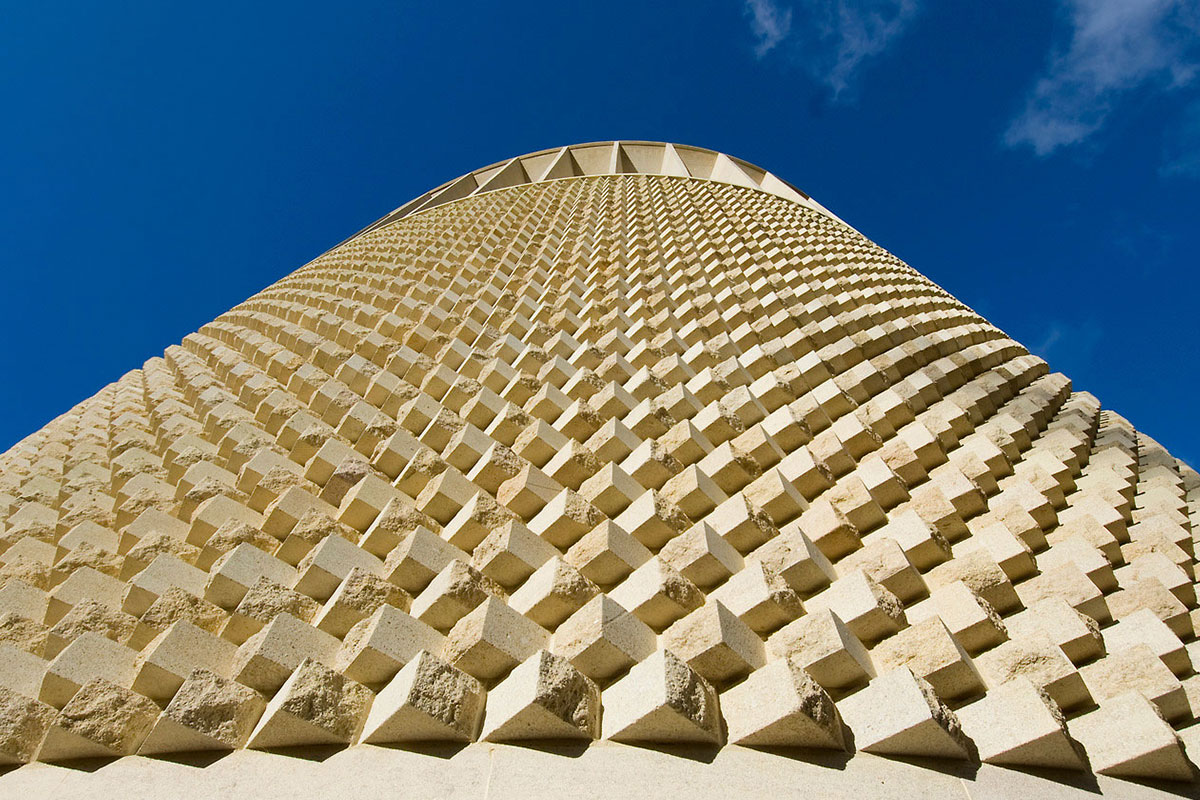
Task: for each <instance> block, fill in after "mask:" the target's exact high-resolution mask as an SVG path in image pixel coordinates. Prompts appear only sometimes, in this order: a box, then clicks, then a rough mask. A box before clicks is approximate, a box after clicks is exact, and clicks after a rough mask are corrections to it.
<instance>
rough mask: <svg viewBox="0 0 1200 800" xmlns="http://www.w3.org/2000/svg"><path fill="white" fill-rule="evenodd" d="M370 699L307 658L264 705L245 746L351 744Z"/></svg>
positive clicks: (360, 688) (356, 685) (359, 686)
mask: <svg viewBox="0 0 1200 800" xmlns="http://www.w3.org/2000/svg"><path fill="white" fill-rule="evenodd" d="M373 699H374V695H373V694H372V693H371V690H370V689H368V688H367V687H365V686H363V685H362V684H360V683H356V682H355V681H352V680H350V679H349V678H347V677H346V676H344V675H342V674H341V673H339V672H335V671H334V670H332V669H330V668H329V667H327V666H325V665H324V664H321V663H320V662H318V661H314V660H312V659H311V658H306V659H304V660H303V661H301V662H300V665H299V666H297V667H296V670H295V671H294V672H293V673H292V674H291V677H289V678H288V679H287V681H286V682H285V683H284V684H283V686H281V687H280V688H279V691H278V692H277V693H276V694H275V697H274V698H273V699H272V700H271V702H270V703H268V704H267V708H266V710H265V711H264V712H263V715H262V719H260V720H259V722H258V725H257V726H256V727H255V728H254V731H253V732H252V733H251V734H250V740H249V742H248V743H247V746H248V747H253V748H257V749H268V748H273V747H296V746H298V745H326V744H349V743H351V742H353V741H354V740H355V739H356V738H358V734H359V731H361V730H362V727H363V725H364V723H365V722H366V718H367V711H368V710H369V709H370V707H371V701H372V700H373Z"/></svg>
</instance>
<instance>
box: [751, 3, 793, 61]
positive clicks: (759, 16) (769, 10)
mask: <svg viewBox="0 0 1200 800" xmlns="http://www.w3.org/2000/svg"><path fill="white" fill-rule="evenodd" d="M746 13H747V14H749V15H750V29H751V30H752V31H753V32H754V37H755V38H756V39H757V40H758V43H757V44H756V45H755V46H754V54H755V55H756V56H758V57H759V58H762V57H763V56H765V55H766V54H767V53H769V52H771V50H773V49H775V45H777V44H779V43H780V42H782V41H783V40H784V39H786V38H787V35H788V33H790V32H791V29H792V10H791V9H790V8H788V9H781V8H780V7H779V6H778V5H776V4H775V2H774V0H746Z"/></svg>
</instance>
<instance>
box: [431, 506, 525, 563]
mask: <svg viewBox="0 0 1200 800" xmlns="http://www.w3.org/2000/svg"><path fill="white" fill-rule="evenodd" d="M513 521H514V514H513V513H512V512H511V511H509V510H508V509H507V508H505V507H504V506H502V505H500V504H499V503H497V502H496V501H495V499H494V498H493V497H492V496H491V495H490V494H487V493H486V492H480V493H478V494H476V495H475V496H474V497H472V498H471V499H470V500H468V501H467V502H466V505H464V506H463V507H462V508H461V509H459V512H458V513H457V514H455V515H454V518H453V519H451V520H450V521H449V522H448V523H446V526H445V527H444V528H442V538H443V539H445V540H446V541H448V542H449V543H450V544H452V545H454V546H455V547H457V548H458V549H459V550H462V551H463V552H465V553H470V552H472V551H474V550H475V548H476V547H477V546H478V545H479V543H480V542H482V541H483V540H484V539H486V538H487V537H488V536H490V535H491V533H492V531H494V530H497V529H499V528H501V527H502V526H504V525H507V524H508V523H510V522H513Z"/></svg>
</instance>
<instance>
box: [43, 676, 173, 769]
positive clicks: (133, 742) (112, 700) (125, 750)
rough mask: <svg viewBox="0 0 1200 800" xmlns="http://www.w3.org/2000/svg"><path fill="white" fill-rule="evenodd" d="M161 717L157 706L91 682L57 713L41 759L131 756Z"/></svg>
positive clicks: (98, 681)
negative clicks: (155, 721)
mask: <svg viewBox="0 0 1200 800" xmlns="http://www.w3.org/2000/svg"><path fill="white" fill-rule="evenodd" d="M157 717H158V706H156V705H154V703H152V702H150V701H149V700H148V699H146V698H145V697H142V696H141V695H139V694H137V693H136V692H132V691H130V690H129V689H126V688H123V687H121V686H117V685H114V684H112V683H109V682H108V681H106V680H104V679H102V678H95V679H93V680H90V681H88V682H87V683H86V684H84V685H83V686H81V687H80V688H79V691H78V692H76V693H75V696H74V697H72V698H71V701H70V702H69V703H67V704H66V705H65V706H64V707H63V709H62V710H61V711H59V712H58V714H57V716H56V717H55V718H54V720H53V722H51V724H50V728H49V730H48V731H47V732H46V738H45V739H44V740H43V741H42V746H41V748H40V749H39V750H38V758H39V759H41V760H43V761H67V760H73V759H78V758H111V757H114V756H127V755H132V754H133V753H134V752H136V751H137V749H138V746H139V745H141V743H142V740H143V739H145V738H146V735H147V734H148V733H149V732H150V728H151V726H153V725H154V720H155V719H156V718H157Z"/></svg>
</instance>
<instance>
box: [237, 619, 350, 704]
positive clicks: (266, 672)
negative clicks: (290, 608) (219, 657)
mask: <svg viewBox="0 0 1200 800" xmlns="http://www.w3.org/2000/svg"><path fill="white" fill-rule="evenodd" d="M339 644H340V643H339V642H338V640H337V639H335V638H333V637H332V636H330V635H329V634H328V633H325V632H324V631H319V630H317V629H316V628H314V627H312V626H311V625H308V624H306V623H304V622H301V621H300V620H298V619H296V618H295V617H293V616H292V615H291V614H280V615H279V616H277V617H275V619H273V620H272V621H271V622H270V623H268V624H267V626H266V627H265V628H263V629H262V630H261V631H259V632H258V633H256V634H254V635H253V636H251V637H250V638H249V639H247V640H246V641H245V642H244V643H243V644H242V646H241V647H239V648H238V652H237V655H235V656H234V659H233V664H232V665H231V668H230V674H231V675H232V676H233V677H234V678H235V679H237V681H238V682H239V683H242V684H245V685H246V686H249V687H250V688H251V689H256V690H258V691H260V692H262V693H263V694H266V695H271V694H274V693H275V692H276V691H278V689H279V687H280V686H283V684H284V683H285V682H286V681H287V679H288V678H289V677H290V676H291V674H292V672H293V671H294V670H295V669H296V667H298V666H300V662H301V661H304V660H305V659H306V658H312V659H314V660H317V661H320V662H322V663H326V664H332V663H333V660H334V657H335V654H336V653H337V651H338V646H339Z"/></svg>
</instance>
